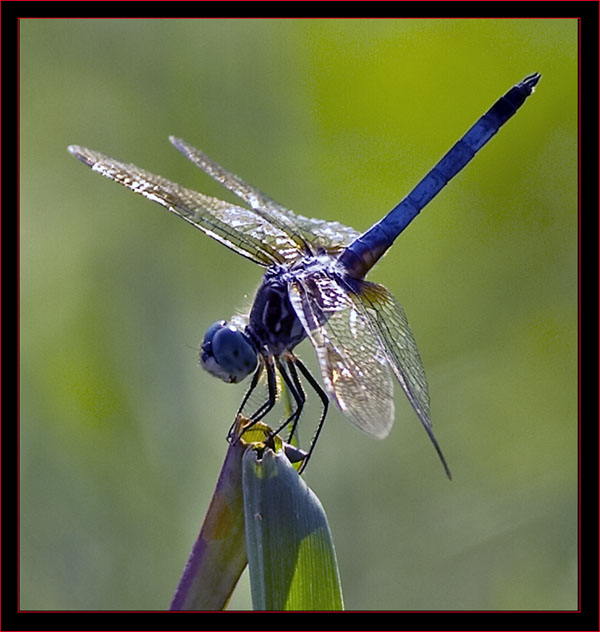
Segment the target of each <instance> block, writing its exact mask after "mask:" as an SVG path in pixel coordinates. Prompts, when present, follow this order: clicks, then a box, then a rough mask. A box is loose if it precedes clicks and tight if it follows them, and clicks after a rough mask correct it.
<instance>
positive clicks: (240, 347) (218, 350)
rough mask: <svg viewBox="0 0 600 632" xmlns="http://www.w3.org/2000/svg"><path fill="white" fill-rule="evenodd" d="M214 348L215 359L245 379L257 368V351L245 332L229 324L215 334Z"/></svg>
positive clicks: (224, 367)
mask: <svg viewBox="0 0 600 632" xmlns="http://www.w3.org/2000/svg"><path fill="white" fill-rule="evenodd" d="M212 349H213V354H214V356H215V359H216V360H217V362H218V363H219V365H220V366H221V368H223V369H225V370H226V371H229V372H230V373H231V374H234V375H236V376H237V377H238V379H236V380H235V381H236V382H238V381H240V380H243V379H244V378H245V377H246V376H247V375H249V374H250V373H252V372H253V371H254V369H255V368H256V351H255V350H254V348H253V347H252V346H251V345H250V344H249V343H248V341H247V340H246V337H245V336H244V334H243V333H242V332H241V331H240V330H239V329H237V328H236V327H234V326H233V325H228V326H226V327H223V328H221V329H220V330H219V331H217V332H216V333H215V335H214V338H213V342H212Z"/></svg>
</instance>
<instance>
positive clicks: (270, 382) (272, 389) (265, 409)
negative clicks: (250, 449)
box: [238, 356, 277, 438]
mask: <svg viewBox="0 0 600 632" xmlns="http://www.w3.org/2000/svg"><path fill="white" fill-rule="evenodd" d="M265 367H266V370H267V387H268V389H269V395H268V399H267V401H266V402H265V403H264V404H262V405H261V406H260V407H259V408H258V409H257V410H256V411H255V412H254V413H253V414H252V415H251V416H250V423H248V424H246V425H245V426H244V428H243V430H242V432H241V434H244V432H246V430H249V429H250V428H252V426H254V425H255V424H257V423H258V422H259V421H260V420H261V419H262V418H263V417H264V416H265V415H266V414H267V413H269V412H270V410H271V409H272V408H273V406H275V403H276V401H277V377H276V375H275V367H274V365H273V358H272V357H271V356H268V357H266V358H265ZM255 375H256V374H255ZM254 382H255V380H254V378H252V384H251V386H250V388H251V389H252V388H253V387H255V386H256V384H254ZM256 382H258V377H257V378H256ZM250 392H251V391H250ZM248 397H249V393H247V394H246V396H245V397H244V401H243V402H242V407H243V406H245V404H246V402H247V401H248ZM238 415H239V413H238ZM241 434H240V436H241ZM238 438H239V437H238Z"/></svg>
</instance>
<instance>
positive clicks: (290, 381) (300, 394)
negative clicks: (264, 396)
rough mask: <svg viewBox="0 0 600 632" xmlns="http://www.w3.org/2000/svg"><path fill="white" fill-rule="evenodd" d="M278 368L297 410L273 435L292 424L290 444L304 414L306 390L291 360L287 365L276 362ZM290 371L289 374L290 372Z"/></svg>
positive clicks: (286, 362) (287, 361)
mask: <svg viewBox="0 0 600 632" xmlns="http://www.w3.org/2000/svg"><path fill="white" fill-rule="evenodd" d="M276 362H277V368H278V369H279V373H280V374H281V377H282V378H283V381H284V382H285V384H286V386H287V387H288V389H289V390H290V392H291V393H292V397H293V398H294V400H295V402H296V410H294V411H293V412H292V414H291V415H290V416H289V417H288V418H287V419H286V420H285V421H284V422H283V423H282V424H281V425H280V426H279V428H277V429H276V430H274V431H273V432H272V433H271V434H272V435H276V434H279V433H280V432H281V431H282V430H283V429H284V428H285V427H286V426H288V425H289V424H290V423H291V424H292V429H291V432H290V436H289V437H288V443H290V442H291V441H292V437H293V435H294V432H295V430H296V426H297V425H298V420H299V419H300V414H301V413H302V409H303V408H304V403H305V402H306V395H305V394H304V390H303V389H302V385H301V384H300V380H299V379H298V374H297V373H296V369H295V368H294V365H293V363H292V361H291V360H288V359H286V360H285V365H284V364H282V362H281V361H280V360H279V358H278V359H277V360H276ZM288 371H289V372H288Z"/></svg>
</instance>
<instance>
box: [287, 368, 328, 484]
mask: <svg viewBox="0 0 600 632" xmlns="http://www.w3.org/2000/svg"><path fill="white" fill-rule="evenodd" d="M294 361H295V364H296V365H297V366H298V368H299V369H300V372H301V373H302V375H304V377H305V378H306V380H307V382H308V383H309V384H310V385H311V386H312V387H313V389H314V391H315V392H316V394H317V395H318V396H319V399H320V400H321V403H322V404H323V413H322V414H321V419H320V420H319V425H318V426H317V430H316V431H315V434H314V436H313V438H312V440H311V442H310V446H309V448H308V452H307V454H306V457H305V458H304V461H303V463H302V465H301V466H300V469H299V470H298V474H302V472H303V471H304V468H305V467H306V465H307V464H308V461H309V459H310V457H311V455H312V452H313V450H314V448H315V445H316V444H317V439H318V438H319V434H320V433H321V430H322V429H323V424H324V423H325V417H327V409H328V408H329V397H327V393H326V392H325V391H324V390H323V388H322V387H321V385H320V384H319V383H318V382H317V380H315V378H314V377H313V376H312V375H311V373H310V371H309V370H308V369H307V368H306V367H305V366H304V364H303V363H302V361H301V360H299V359H298V358H295V359H294Z"/></svg>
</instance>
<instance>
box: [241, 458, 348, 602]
mask: <svg viewBox="0 0 600 632" xmlns="http://www.w3.org/2000/svg"><path fill="white" fill-rule="evenodd" d="M242 469H243V476H242V480H243V496H244V514H245V518H246V549H247V552H248V565H249V570H250V585H251V591H252V603H253V607H254V609H255V610H342V609H343V601H342V592H341V585H340V579H339V572H338V568H337V561H336V558H335V551H334V548H333V541H332V538H331V532H330V530H329V525H328V523H327V517H326V516H325V512H324V510H323V507H322V505H321V503H320V501H319V499H318V498H317V496H316V495H315V494H314V493H313V492H312V490H311V489H310V488H309V487H308V486H307V485H306V483H305V482H304V481H303V480H302V478H301V477H300V476H299V475H298V473H297V472H296V470H295V469H294V467H293V466H292V465H291V464H290V462H289V461H288V459H287V458H286V456H285V455H284V453H283V452H277V453H275V452H273V451H272V450H270V449H268V448H266V449H264V451H262V458H260V457H259V453H258V452H257V451H255V450H253V449H248V450H246V452H245V453H244V457H243V468H242Z"/></svg>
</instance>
